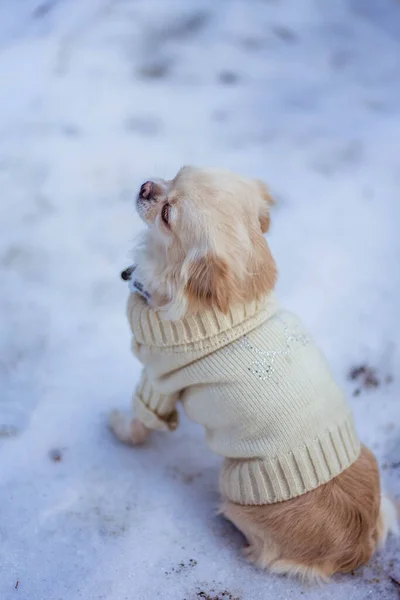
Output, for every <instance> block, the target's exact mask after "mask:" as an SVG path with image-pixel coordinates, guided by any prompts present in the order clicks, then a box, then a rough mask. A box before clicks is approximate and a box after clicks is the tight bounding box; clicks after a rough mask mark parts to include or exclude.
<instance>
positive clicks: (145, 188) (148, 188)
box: [139, 181, 154, 200]
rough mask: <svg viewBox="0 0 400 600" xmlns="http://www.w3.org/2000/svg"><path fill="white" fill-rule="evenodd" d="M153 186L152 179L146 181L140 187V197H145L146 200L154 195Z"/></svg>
mask: <svg viewBox="0 0 400 600" xmlns="http://www.w3.org/2000/svg"><path fill="white" fill-rule="evenodd" d="M153 186H154V184H153V182H152V181H146V182H145V183H144V184H143V185H142V187H141V188H140V192H139V198H143V199H144V200H148V199H149V198H151V197H152V195H153Z"/></svg>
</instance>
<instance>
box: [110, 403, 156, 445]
mask: <svg viewBox="0 0 400 600" xmlns="http://www.w3.org/2000/svg"><path fill="white" fill-rule="evenodd" d="M108 425H109V427H110V429H111V431H112V432H113V433H114V434H115V435H116V437H117V438H118V439H119V440H120V441H121V442H124V443H125V444H131V445H132V446H139V445H140V444H144V442H145V441H146V440H147V438H148V437H149V434H150V430H149V429H147V427H146V426H145V425H143V423H142V422H141V421H139V419H132V417H130V416H128V415H126V414H124V413H123V412H121V411H119V410H113V411H112V413H111V414H110V416H109V418H108Z"/></svg>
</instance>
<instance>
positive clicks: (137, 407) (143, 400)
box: [134, 369, 179, 431]
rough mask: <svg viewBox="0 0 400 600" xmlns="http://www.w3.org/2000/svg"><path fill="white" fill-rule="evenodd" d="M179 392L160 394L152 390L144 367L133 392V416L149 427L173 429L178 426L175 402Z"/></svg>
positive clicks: (164, 429)
mask: <svg viewBox="0 0 400 600" xmlns="http://www.w3.org/2000/svg"><path fill="white" fill-rule="evenodd" d="M178 399H179V393H174V394H169V395H167V394H160V393H158V392H157V391H155V390H154V388H153V386H152V384H151V383H150V381H149V380H148V378H147V375H146V369H143V371H142V376H141V378H140V381H139V383H138V386H137V388H136V390H135V394H134V412H135V416H136V417H137V418H138V419H140V421H142V423H143V424H144V425H146V427H148V428H149V429H158V430H159V431H168V430H169V431H174V430H175V429H176V428H177V427H178V422H179V415H178V411H177V410H176V403H177V401H178Z"/></svg>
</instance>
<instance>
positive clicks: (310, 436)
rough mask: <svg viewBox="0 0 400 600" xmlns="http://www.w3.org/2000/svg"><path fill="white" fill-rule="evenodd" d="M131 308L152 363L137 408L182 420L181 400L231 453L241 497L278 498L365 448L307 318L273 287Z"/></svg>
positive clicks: (312, 483) (231, 487) (143, 415)
mask: <svg viewBox="0 0 400 600" xmlns="http://www.w3.org/2000/svg"><path fill="white" fill-rule="evenodd" d="M128 317H129V322H130V326H131V329H132V332H133V344H132V349H133V352H134V354H135V355H136V356H137V357H138V359H139V360H140V362H141V363H142V364H143V366H144V369H143V372H142V377H141V380H140V382H139V385H138V387H137V390H136V392H135V395H134V405H135V414H136V416H137V417H138V418H139V419H140V420H141V421H142V422H143V423H144V424H145V425H147V427H149V428H151V429H159V430H168V429H170V430H173V429H175V428H176V427H177V425H178V413H177V410H176V405H177V402H178V401H179V402H181V403H182V405H183V408H184V410H185V412H186V414H187V416H188V417H189V418H190V419H192V420H193V421H195V422H196V423H199V424H201V425H203V426H204V427H205V431H206V439H207V443H208V445H209V447H210V448H211V450H213V451H214V452H216V453H217V454H220V455H221V456H223V457H224V458H225V460H224V464H223V468H222V471H221V479H220V487H221V492H222V494H223V496H225V497H227V498H229V499H230V500H232V501H233V502H237V503H240V504H270V503H274V502H279V501H282V500H287V499H289V498H294V497H296V496H299V495H301V494H304V493H305V492H308V491H310V490H312V489H314V488H316V487H318V486H319V485H321V484H323V483H326V482H327V481H329V480H330V479H332V478H333V477H335V476H336V475H338V474H339V473H341V472H342V471H344V469H346V468H347V467H349V466H350V465H351V464H352V463H353V462H354V461H355V460H356V459H357V457H358V455H359V452H360V442H359V440H358V438H357V435H356V432H355V430H354V424H353V418H352V415H351V411H350V408H349V406H348V405H347V404H346V401H345V399H344V397H343V394H342V392H341V390H340V389H339V387H338V386H337V385H336V383H335V382H334V380H333V377H332V375H331V373H330V371H329V368H328V366H327V364H326V362H325V359H324V357H323V356H322V354H321V353H320V351H319V350H318V348H317V347H316V346H315V345H314V343H313V342H312V340H311V339H310V337H309V335H308V334H307V333H306V332H305V330H304V328H303V326H302V325H301V323H300V321H299V320H298V319H297V318H296V317H295V316H294V315H292V314H291V313H289V312H286V311H283V310H281V309H280V308H279V307H278V305H277V303H276V300H275V298H274V296H273V294H270V295H269V296H267V297H266V298H265V299H263V300H262V301H260V302H253V303H250V304H248V305H245V306H237V307H235V308H233V309H232V310H231V311H230V312H229V314H228V315H223V314H222V313H220V312H218V311H214V310H208V311H205V312H203V313H201V314H199V315H194V316H188V317H186V318H183V319H182V320H180V321H165V320H162V319H161V317H160V316H159V314H158V313H157V311H154V310H153V309H151V308H150V307H149V306H148V305H147V303H146V301H145V300H144V299H143V298H142V297H141V296H139V295H138V294H134V293H133V294H131V295H130V297H129V302H128Z"/></svg>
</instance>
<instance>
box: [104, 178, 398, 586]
mask: <svg viewBox="0 0 400 600" xmlns="http://www.w3.org/2000/svg"><path fill="white" fill-rule="evenodd" d="M272 203H273V201H272V199H271V196H270V195H269V193H268V191H267V189H266V187H265V186H264V184H263V183H261V182H260V181H253V180H249V179H245V178H242V177H239V176H238V175H235V174H233V173H231V172H229V171H225V170H220V169H197V168H193V167H184V168H182V169H181V170H180V171H179V173H178V174H177V176H176V177H175V178H174V179H173V180H171V181H164V180H157V181H147V182H146V183H144V184H143V185H142V187H141V189H140V192H139V195H138V198H137V210H138V213H139V215H140V217H141V218H142V219H143V220H144V222H145V223H146V224H147V225H148V228H147V230H146V232H145V235H144V238H143V240H142V243H141V244H140V246H139V248H138V249H137V252H136V263H135V264H136V266H135V268H133V267H132V268H130V269H128V270H127V271H126V272H124V274H123V277H124V278H125V279H131V283H132V286H133V287H132V290H133V292H134V293H132V294H131V295H130V298H129V303H128V317H129V321H130V326H131V329H132V332H133V351H134V353H135V354H136V356H137V357H138V358H139V360H140V361H141V362H142V364H143V366H144V368H143V373H142V377H141V380H140V382H139V385H138V387H137V390H136V392H135V399H134V403H135V418H132V419H131V418H128V417H126V416H124V415H123V414H122V413H119V412H114V413H113V414H112V415H111V418H110V426H111V428H112V430H113V431H114V432H115V434H116V436H117V437H118V438H119V439H120V440H122V441H123V442H126V443H129V444H133V445H135V444H141V443H143V442H144V441H145V440H146V439H147V437H148V435H149V433H150V431H151V430H152V429H158V430H165V431H168V430H173V429H175V428H176V427H177V425H178V413H177V410H176V405H177V403H178V402H180V403H181V404H182V405H183V408H184V410H185V412H186V414H187V415H188V416H189V418H191V419H192V420H194V421H196V422H197V423H200V424H202V425H203V426H204V427H205V430H206V437H207V442H208V445H209V446H210V448H211V449H212V450H213V451H215V452H217V453H218V454H220V455H221V456H223V457H224V463H223V467H222V471H221V479H220V488H221V494H222V506H221V512H222V513H223V514H224V515H225V516H226V517H227V518H228V519H230V520H231V521H232V522H233V523H234V524H235V525H236V526H237V527H238V528H239V529H240V530H241V531H242V532H243V534H244V535H245V537H246V538H247V541H248V547H247V548H246V550H245V552H246V554H247V556H248V558H249V559H250V560H251V561H253V562H255V563H256V564H257V565H259V566H262V567H269V568H270V569H271V570H272V571H274V572H277V573H286V574H290V575H300V576H301V577H302V578H305V579H311V580H315V579H317V580H318V579H327V578H328V577H329V576H331V575H332V574H334V573H337V572H349V571H352V570H353V569H355V568H357V567H358V566H360V565H362V564H364V563H366V562H367V561H368V560H369V559H370V557H371V556H372V554H373V553H374V550H375V549H376V548H377V547H380V546H381V545H382V544H383V543H384V541H385V539H386V536H387V534H388V532H389V531H390V530H393V531H394V530H395V528H396V513H395V509H394V506H393V505H392V504H391V502H390V501H389V500H388V499H387V498H386V497H385V496H383V495H381V490H380V481H379V471H378V465H377V462H376V459H375V457H374V455H373V454H372V452H371V451H370V450H368V449H367V448H366V447H365V446H362V445H361V444H360V442H359V440H358V437H357V434H356V432H355V429H354V424H353V419H352V415H351V411H350V409H349V407H348V405H347V403H346V400H345V399H344V397H343V394H342V392H341V390H340V389H339V387H338V386H337V385H336V383H335V382H334V380H333V378H332V375H331V373H330V371H329V368H328V366H327V364H326V362H325V360H324V358H323V356H322V355H321V353H320V351H319V350H318V348H317V347H316V346H315V344H314V343H313V341H312V340H311V338H310V336H309V335H308V333H307V332H306V331H305V330H304V327H303V325H302V323H301V322H300V321H299V320H298V319H297V317H295V316H294V315H292V314H291V313H289V312H287V311H284V310H283V309H281V308H280V307H279V305H278V304H277V301H276V299H275V297H274V294H273V289H274V286H275V282H276V278H277V270H276V265H275V261H274V259H273V257H272V255H271V252H270V249H269V247H268V244H267V242H266V240H265V237H264V235H263V234H264V233H266V232H267V231H268V229H269V225H270V207H271V205H272ZM136 292H138V293H136Z"/></svg>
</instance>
